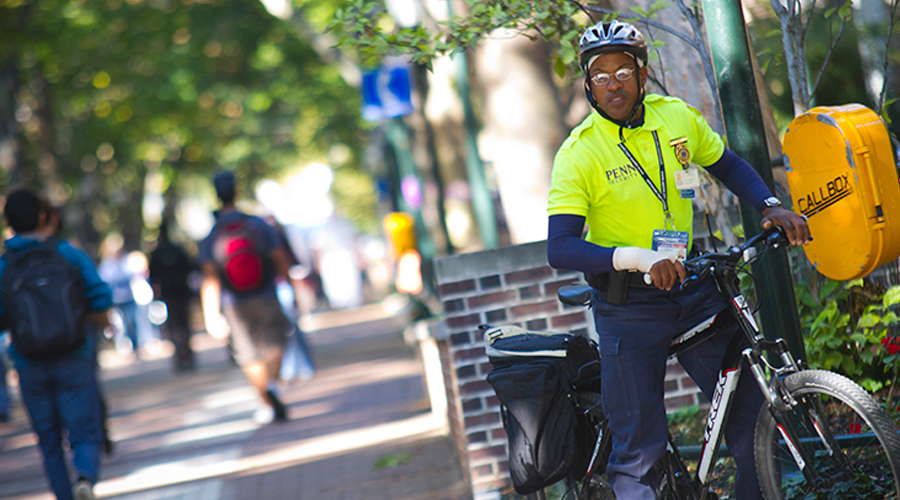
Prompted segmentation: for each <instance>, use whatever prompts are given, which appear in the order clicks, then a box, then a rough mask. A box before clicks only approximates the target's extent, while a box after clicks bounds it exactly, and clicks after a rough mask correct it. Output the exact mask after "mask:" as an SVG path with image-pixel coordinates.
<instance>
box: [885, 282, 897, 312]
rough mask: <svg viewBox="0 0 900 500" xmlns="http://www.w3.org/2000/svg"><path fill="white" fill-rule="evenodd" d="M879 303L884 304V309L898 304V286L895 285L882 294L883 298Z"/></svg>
mask: <svg viewBox="0 0 900 500" xmlns="http://www.w3.org/2000/svg"><path fill="white" fill-rule="evenodd" d="M881 303H882V304H884V307H886V308H887V307H891V306H893V305H895V304H897V303H900V285H895V286H892V287H890V288H888V289H887V291H885V292H884V298H883V299H882V300H881Z"/></svg>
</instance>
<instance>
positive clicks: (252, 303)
mask: <svg viewBox="0 0 900 500" xmlns="http://www.w3.org/2000/svg"><path fill="white" fill-rule="evenodd" d="M222 309H223V310H222V312H223V313H224V314H225V319H227V320H228V326H229V327H231V342H232V345H233V346H234V358H235V360H236V361H237V363H238V364H239V365H241V366H243V365H246V364H248V363H252V362H254V361H266V360H267V359H268V357H269V356H270V355H271V353H272V352H273V351H279V352H283V351H284V346H285V343H286V341H287V337H288V335H289V334H290V333H291V332H292V331H293V330H294V328H295V326H294V325H293V324H291V322H290V320H288V319H287V317H286V316H285V315H284V312H283V311H282V309H281V304H279V303H278V299H277V298H276V297H275V296H274V295H264V296H261V297H254V298H250V299H246V300H241V301H236V302H235V303H234V304H232V305H229V306H225V307H223V308H222Z"/></svg>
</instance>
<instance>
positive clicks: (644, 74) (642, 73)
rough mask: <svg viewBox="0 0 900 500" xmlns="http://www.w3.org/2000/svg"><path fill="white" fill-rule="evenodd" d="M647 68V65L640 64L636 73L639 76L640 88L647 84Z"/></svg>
mask: <svg viewBox="0 0 900 500" xmlns="http://www.w3.org/2000/svg"><path fill="white" fill-rule="evenodd" d="M649 71H650V70H649V68H647V66H642V67H641V69H639V70H638V75H639V76H640V78H641V88H643V87H644V85H646V84H647V74H648V73H649Z"/></svg>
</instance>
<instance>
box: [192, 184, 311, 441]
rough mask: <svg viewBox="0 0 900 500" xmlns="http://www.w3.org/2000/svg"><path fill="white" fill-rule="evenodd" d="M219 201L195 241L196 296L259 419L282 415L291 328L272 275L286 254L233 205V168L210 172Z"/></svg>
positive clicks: (262, 224) (257, 221)
mask: <svg viewBox="0 0 900 500" xmlns="http://www.w3.org/2000/svg"><path fill="white" fill-rule="evenodd" d="M213 185H214V186H215V188H216V196H218V198H219V200H220V201H221V202H222V208H221V209H220V210H219V211H218V213H217V217H216V224H215V226H213V228H212V230H211V231H210V233H209V235H208V236H207V237H206V238H204V239H203V241H201V242H200V244H199V246H198V255H197V261H198V262H199V264H200V266H201V269H202V270H203V282H202V284H201V286H200V301H201V305H202V308H203V319H204V322H205V324H206V329H207V331H208V332H209V334H210V335H212V336H214V337H218V338H223V337H225V336H226V335H228V334H229V332H230V335H231V341H232V344H233V346H234V350H235V360H236V361H237V363H238V365H240V367H241V369H242V370H243V372H244V375H245V376H246V377H247V379H248V380H249V381H250V383H251V384H252V385H253V386H254V387H255V388H256V389H257V390H258V391H259V394H260V396H261V397H262V399H263V401H265V402H266V404H267V406H266V407H263V408H260V410H258V411H257V412H256V414H254V420H256V421H257V422H259V423H268V422H271V421H276V422H277V421H284V420H287V408H286V407H285V405H284V403H282V401H281V399H280V398H279V397H278V386H277V383H278V377H279V371H280V369H281V359H282V356H283V354H284V348H285V343H286V341H287V337H288V335H289V334H290V333H291V332H292V331H293V330H294V328H295V325H293V324H292V323H291V322H290V320H289V319H288V318H287V317H286V316H285V314H284V312H283V311H282V309H281V304H280V303H279V302H278V295H277V293H276V278H277V277H279V276H282V277H284V278H285V279H289V278H288V268H289V262H290V261H289V259H288V256H287V255H286V254H285V249H284V247H283V246H282V245H281V243H280V239H279V238H278V235H277V234H276V232H275V230H274V229H273V228H272V227H271V226H269V224H267V223H266V221H264V220H263V219H261V218H259V217H256V216H253V215H248V214H245V213H243V212H241V211H239V210H238V209H237V207H236V206H235V199H236V195H237V190H236V183H235V177H234V174H232V173H231V172H227V171H222V172H219V173H218V174H216V176H215V177H214V178H213Z"/></svg>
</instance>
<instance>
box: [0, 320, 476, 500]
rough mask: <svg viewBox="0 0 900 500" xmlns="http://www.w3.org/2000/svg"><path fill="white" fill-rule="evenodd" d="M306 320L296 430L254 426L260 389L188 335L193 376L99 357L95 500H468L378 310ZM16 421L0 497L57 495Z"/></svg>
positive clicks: (410, 353) (391, 324)
mask: <svg viewBox="0 0 900 500" xmlns="http://www.w3.org/2000/svg"><path fill="white" fill-rule="evenodd" d="M389 312H390V311H389ZM311 319H312V320H313V321H312V322H308V323H307V326H308V327H311V328H315V330H314V331H313V330H311V333H310V340H311V343H312V345H313V347H314V349H315V354H316V362H317V364H318V372H317V373H316V377H315V378H314V379H313V380H311V381H308V382H299V381H298V382H294V383H292V384H291V385H289V386H287V387H285V390H284V391H283V396H284V397H283V399H284V402H285V404H287V405H288V416H289V419H290V420H289V421H288V422H286V423H281V424H269V425H265V426H259V425H257V424H255V423H254V422H253V420H252V418H251V415H252V414H253V411H254V410H255V409H256V408H257V407H258V401H257V396H256V394H255V392H254V391H253V390H252V389H251V388H250V387H249V385H248V384H247V382H246V381H245V379H244V377H243V375H242V374H241V372H240V371H239V370H238V369H237V368H235V367H234V366H233V365H232V364H231V363H230V362H229V360H228V357H227V351H226V348H225V347H224V346H223V345H222V343H221V342H218V341H215V340H214V339H212V338H210V337H209V336H207V335H205V334H198V335H195V337H194V344H195V346H197V347H198V348H199V350H198V361H199V363H198V365H199V369H198V370H197V371H196V372H193V373H190V374H187V375H181V376H176V375H174V374H173V373H172V372H171V370H170V365H171V363H170V361H171V360H170V359H168V358H167V357H165V356H159V357H158V358H157V359H151V360H148V361H141V362H137V363H132V362H130V360H129V359H126V358H122V357H120V356H118V355H116V354H113V353H111V352H104V356H103V357H102V358H101V360H102V363H103V365H104V370H103V373H102V377H103V388H104V391H105V394H106V397H107V400H108V403H109V406H110V411H111V415H110V416H111V419H110V425H111V429H112V431H111V432H112V436H113V439H114V440H115V442H116V444H115V450H114V452H113V454H112V455H111V456H107V457H105V458H104V460H103V467H102V477H103V480H102V481H101V482H100V483H99V484H98V485H97V487H96V492H97V495H98V497H99V498H104V499H115V500H124V499H133V500H151V499H154V500H155V499H185V500H187V499H190V500H207V499H208V500H218V499H221V500H247V499H251V500H276V499H277V500H280V499H312V500H330V499H335V500H351V499H357V498H358V499H363V498H365V499H368V500H382V499H383V500H418V499H445V500H463V499H467V498H471V495H470V493H469V492H468V491H469V490H468V488H467V486H466V484H465V483H464V481H463V478H462V477H463V476H462V472H461V469H460V466H459V462H458V459H457V455H456V452H455V451H454V448H453V445H452V442H451V440H450V438H449V434H448V430H447V425H446V419H445V416H444V415H443V414H439V415H436V414H433V413H432V412H431V405H432V403H431V401H430V400H429V397H428V394H429V391H428V390H427V385H426V382H425V377H424V373H425V367H424V366H423V363H422V361H421V360H422V358H423V357H422V356H421V355H419V354H418V353H417V352H416V350H414V349H413V348H411V347H409V346H407V345H406V344H405V343H404V342H403V339H402V336H401V334H400V330H401V328H402V325H401V324H400V322H399V321H397V320H395V319H393V318H391V317H390V316H388V315H385V314H384V311H383V310H381V309H379V308H377V307H367V308H363V309H360V310H357V311H351V312H342V313H328V314H323V315H317V316H314V317H312V318H311ZM426 358H427V356H426ZM440 405H441V402H440V401H438V402H437V404H436V405H435V406H438V407H440ZM441 413H443V412H441ZM13 417H14V420H13V421H12V422H11V423H8V424H0V499H10V500H45V499H52V498H53V495H52V494H50V493H48V491H49V489H48V486H47V481H46V479H45V477H44V472H43V466H42V464H41V459H40V454H39V452H38V450H37V448H36V446H35V442H36V438H35V436H34V434H32V433H31V432H30V431H29V429H28V423H27V417H26V415H25V411H24V409H23V408H22V407H21V405H20V404H19V405H16V408H15V410H14V412H13Z"/></svg>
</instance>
